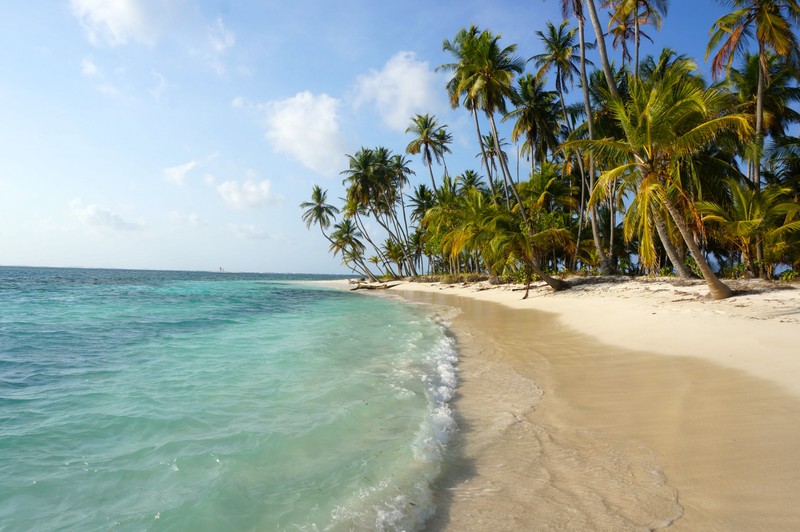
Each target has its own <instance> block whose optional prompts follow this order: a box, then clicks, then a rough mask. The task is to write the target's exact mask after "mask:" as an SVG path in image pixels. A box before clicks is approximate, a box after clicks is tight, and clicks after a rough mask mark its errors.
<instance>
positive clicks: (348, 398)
mask: <svg viewBox="0 0 800 532" xmlns="http://www.w3.org/2000/svg"><path fill="white" fill-rule="evenodd" d="M344 277H346V276H343V275H334V276H331V275H313V274H256V273H232V272H224V273H221V272H213V271H212V272H182V271H164V270H108V269H93V268H85V269H84V268H38V267H0V523H2V526H0V528H2V529H4V530H30V529H40V530H43V529H44V530H51V529H63V528H69V529H80V530H100V529H103V530H106V529H109V528H114V529H121V530H142V529H144V530H162V529H186V528H192V529H196V530H220V529H228V530H349V529H374V530H414V529H419V528H420V527H421V526H423V524H424V522H425V520H426V519H427V518H429V517H430V516H431V515H432V514H433V513H434V511H435V507H434V503H433V498H432V491H431V484H432V482H434V481H435V480H436V478H437V477H438V476H439V474H440V471H441V463H442V459H443V455H444V449H445V446H446V443H447V441H448V438H449V437H450V435H451V433H452V432H453V431H454V430H455V424H454V421H453V417H452V415H451V411H450V406H449V401H450V399H451V398H452V396H453V393H454V389H455V384H456V362H457V353H456V350H455V342H454V340H453V338H452V336H451V335H450V334H449V331H448V321H447V319H448V318H447V311H446V310H444V309H441V308H436V307H431V306H423V305H414V304H409V303H407V302H404V301H401V300H399V299H396V298H391V297H374V296H367V295H364V294H355V293H350V292H349V291H345V290H336V289H330V288H327V287H325V286H323V285H322V284H314V283H309V282H307V281H317V280H325V279H334V278H338V279H341V278H344Z"/></svg>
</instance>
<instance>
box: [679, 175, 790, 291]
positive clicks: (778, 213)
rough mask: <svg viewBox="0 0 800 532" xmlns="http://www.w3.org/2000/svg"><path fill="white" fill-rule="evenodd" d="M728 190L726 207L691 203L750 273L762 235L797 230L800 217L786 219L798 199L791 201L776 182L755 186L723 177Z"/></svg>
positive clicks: (756, 270) (756, 272)
mask: <svg viewBox="0 0 800 532" xmlns="http://www.w3.org/2000/svg"><path fill="white" fill-rule="evenodd" d="M727 183H728V187H729V189H730V191H731V198H732V202H731V206H730V208H729V209H727V208H725V207H723V206H721V205H719V204H717V203H714V202H710V201H700V202H697V203H696V204H695V206H696V207H697V209H698V210H699V211H700V212H701V213H702V214H703V221H706V222H711V223H712V224H713V225H715V226H717V227H719V228H720V231H719V235H718V236H719V237H720V238H721V239H723V240H726V241H729V242H731V243H733V244H734V245H735V246H736V247H737V248H738V250H739V251H740V252H741V253H742V260H743V261H744V262H745V264H747V269H748V271H749V272H750V274H751V275H752V276H753V277H758V276H759V274H760V272H759V270H760V265H759V266H756V264H755V262H754V260H753V259H754V257H755V250H756V248H757V246H758V245H759V244H761V243H763V242H764V240H765V239H766V238H770V237H777V236H780V235H781V234H784V233H787V232H789V231H798V230H800V221H789V222H787V215H790V214H793V213H795V212H797V211H800V203H798V202H796V201H792V200H791V198H790V196H789V195H788V194H789V192H790V190H789V189H784V188H780V187H777V186H767V187H765V188H763V189H759V188H756V186H755V185H754V184H752V183H751V184H748V183H738V182H736V181H733V180H727Z"/></svg>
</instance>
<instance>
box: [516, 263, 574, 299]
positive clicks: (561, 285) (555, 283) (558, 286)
mask: <svg viewBox="0 0 800 532" xmlns="http://www.w3.org/2000/svg"><path fill="white" fill-rule="evenodd" d="M528 266H529V267H530V271H532V272H533V273H535V274H536V275H537V276H539V278H540V279H541V280H542V281H544V282H545V283H547V286H549V287H550V288H552V289H553V292H560V291H562V290H566V289H568V288H569V287H570V285H569V283H568V282H566V281H562V280H561V279H556V278H555V277H551V276H549V275H547V274H546V273H544V272H543V271H542V269H541V268H540V267H539V265H538V264H536V261H531V262H529V263H528ZM530 288H531V273H530V272H528V274H527V276H526V278H525V295H524V296H523V297H522V299H528V292H529V291H530Z"/></svg>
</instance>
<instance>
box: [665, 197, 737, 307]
mask: <svg viewBox="0 0 800 532" xmlns="http://www.w3.org/2000/svg"><path fill="white" fill-rule="evenodd" d="M664 206H665V207H666V208H667V211H668V212H669V215H670V216H671V217H672V220H673V221H674V222H675V225H676V226H677V228H678V231H679V232H680V233H681V236H682V237H683V241H684V242H686V247H688V248H689V252H690V253H691V254H692V256H693V257H694V260H695V262H696V263H697V267H698V268H699V269H700V273H702V274H703V279H704V280H705V282H706V284H707V285H708V291H709V292H710V293H711V297H712V298H714V299H726V298H728V297H731V296H732V295H733V290H731V289H730V287H729V286H728V285H726V284H725V283H723V282H722V281H720V280H719V278H718V277H717V276H716V275H715V274H714V271H713V270H712V269H711V266H709V264H708V262H707V261H706V258H705V256H704V255H703V252H702V251H701V250H700V247H699V246H698V245H697V243H696V242H695V241H694V237H693V236H692V233H691V231H689V227H687V225H686V221H685V220H684V219H683V216H682V215H681V213H680V212H679V211H678V207H677V206H676V205H675V204H674V203H673V202H672V200H671V199H669V198H666V197H665V198H664Z"/></svg>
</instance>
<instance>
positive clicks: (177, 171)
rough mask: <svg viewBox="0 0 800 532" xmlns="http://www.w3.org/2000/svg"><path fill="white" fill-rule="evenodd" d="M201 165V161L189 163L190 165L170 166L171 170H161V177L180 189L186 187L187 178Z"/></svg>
mask: <svg viewBox="0 0 800 532" xmlns="http://www.w3.org/2000/svg"><path fill="white" fill-rule="evenodd" d="M201 164H202V163H201V162H200V161H189V162H188V163H184V164H179V165H177V166H170V167H169V168H164V169H163V170H161V175H162V176H163V177H164V179H165V180H167V181H169V182H170V183H173V184H175V185H177V186H179V187H185V186H186V176H187V175H188V174H189V172H191V171H192V170H194V169H195V168H197V167H198V166H200V165H201Z"/></svg>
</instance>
